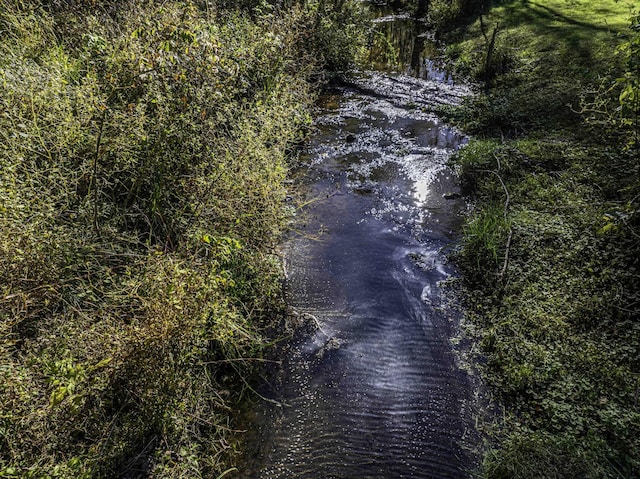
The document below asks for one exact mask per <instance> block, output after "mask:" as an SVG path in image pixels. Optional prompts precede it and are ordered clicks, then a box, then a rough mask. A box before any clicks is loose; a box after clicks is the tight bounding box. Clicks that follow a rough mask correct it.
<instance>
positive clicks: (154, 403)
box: [0, 0, 355, 478]
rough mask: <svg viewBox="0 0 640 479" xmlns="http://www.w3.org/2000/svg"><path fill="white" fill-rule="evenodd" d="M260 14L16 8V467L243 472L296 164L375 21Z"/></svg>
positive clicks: (6, 171)
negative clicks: (317, 86)
mask: <svg viewBox="0 0 640 479" xmlns="http://www.w3.org/2000/svg"><path fill="white" fill-rule="evenodd" d="M242 7H244V8H243V9H240V8H237V6H234V5H229V4H224V3H220V4H214V3H212V2H209V1H206V2H195V1H194V2H192V1H185V2H158V3H154V2H136V1H125V2H108V1H106V2H96V1H86V2H85V1H82V0H81V1H77V2H75V1H74V2H57V1H51V2H50V1H42V2H40V1H38V0H33V1H27V2H18V1H14V0H0V32H2V33H1V35H0V38H1V40H0V110H1V113H0V135H1V136H2V140H1V141H0V169H1V171H2V174H1V175H0V278H1V280H0V477H38V478H40V477H43V478H45V477H59V478H64V477H69V478H71V477H73V478H80V477H116V476H118V477H121V476H123V477H127V476H131V477H133V476H136V475H148V476H153V477H190V478H193V477H217V476H218V475H220V474H222V473H224V472H225V471H226V472H228V471H229V470H230V469H229V468H230V467H231V466H230V464H231V463H232V457H233V454H234V452H235V448H236V446H235V441H234V439H233V432H234V431H233V422H232V417H233V416H232V412H233V409H234V405H235V404H236V402H237V401H238V399H239V398H241V397H242V395H243V394H244V393H245V392H246V387H245V385H246V384H247V383H246V380H245V377H246V376H247V375H248V374H249V365H250V360H245V358H259V357H260V356H261V354H262V350H263V348H264V346H265V344H266V343H267V342H268V341H269V340H270V338H268V337H267V336H265V333H264V331H265V329H266V328H267V327H268V325H269V323H270V321H272V319H273V318H274V317H275V315H277V314H278V313H279V311H280V308H281V300H280V291H279V288H280V270H279V266H278V261H277V258H276V256H275V253H274V245H275V242H276V241H277V239H278V235H279V234H280V232H281V231H282V228H283V226H284V225H285V222H286V216H285V212H284V209H283V201H284V199H285V193H286V192H285V188H284V179H285V176H286V171H287V156H288V155H290V154H292V152H293V150H294V149H295V145H296V144H297V143H298V142H299V141H300V140H301V139H302V137H303V135H304V131H305V127H306V125H308V122H309V113H308V106H309V104H310V101H311V100H312V98H313V83H312V81H313V80H314V79H316V80H317V78H319V75H320V73H321V71H322V70H321V69H322V68H323V67H326V66H330V67H332V68H344V67H345V65H346V64H347V63H348V62H349V60H350V55H351V53H350V52H352V51H353V46H352V43H351V42H352V32H353V31H355V30H354V24H353V22H352V20H353V18H354V12H355V7H354V6H353V5H351V4H349V3H347V2H343V3H342V4H341V5H340V6H337V5H334V4H324V3H323V4H322V5H319V4H316V3H310V4H307V5H306V6H299V5H291V6H289V7H288V8H286V9H284V8H280V9H277V8H274V7H272V6H270V5H269V4H266V3H265V4H255V5H242ZM339 18H340V22H342V23H341V24H340V25H338V23H337V22H338V19H339ZM336 32H340V33H336ZM336 52H340V55H337V54H336Z"/></svg>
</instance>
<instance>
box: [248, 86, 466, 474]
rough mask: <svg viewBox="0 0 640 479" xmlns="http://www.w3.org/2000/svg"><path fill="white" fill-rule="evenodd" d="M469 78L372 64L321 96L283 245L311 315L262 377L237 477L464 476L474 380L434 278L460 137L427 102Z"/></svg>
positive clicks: (291, 284) (451, 212) (453, 95)
mask: <svg viewBox="0 0 640 479" xmlns="http://www.w3.org/2000/svg"><path fill="white" fill-rule="evenodd" d="M466 93H467V92H466V90H465V89H464V88H463V87H459V86H456V85H454V84H453V83H452V82H451V81H450V78H448V76H446V75H444V76H442V77H441V78H428V77H426V78H425V76H423V78H414V77H411V76H406V75H401V74H382V73H366V74H361V75H360V76H358V77H356V78H354V79H352V80H350V81H349V82H348V84H347V85H344V86H342V87H339V88H335V89H334V90H332V91H330V92H328V93H327V94H325V95H324V96H323V98H322V100H321V102H320V106H319V107H320V112H319V115H318V118H317V120H316V132H315V134H314V135H313V136H312V139H311V141H310V144H309V146H308V150H307V152H306V155H305V157H304V158H303V159H302V161H301V164H300V167H299V168H298V171H297V175H298V178H297V184H299V185H301V189H302V190H303V192H304V196H305V198H306V201H307V202H308V204H307V206H306V207H304V208H303V210H302V211H301V213H300V218H299V219H300V222H299V226H298V232H297V233H296V234H294V235H293V236H292V238H291V239H290V240H289V241H288V242H287V243H286V244H285V245H284V246H283V255H284V257H285V259H286V261H285V267H286V272H287V296H288V301H289V303H290V304H291V306H292V307H293V308H294V310H295V311H296V314H297V316H298V320H299V322H300V323H301V324H303V325H304V326H303V327H301V328H300V329H299V331H298V334H297V335H296V336H295V338H294V339H293V340H291V341H290V342H289V343H288V344H287V345H286V347H285V348H284V349H283V351H282V360H283V366H282V368H280V369H279V370H276V371H273V374H272V377H270V378H269V381H268V382H267V383H266V384H265V385H264V386H263V388H262V389H261V393H262V394H263V395H265V396H267V397H269V398H270V399H271V400H272V402H269V403H263V404H262V405H261V408H260V410H259V411H257V413H256V417H255V418H254V420H255V422H256V423H257V424H260V425H261V430H260V433H259V435H258V437H256V438H254V439H253V444H252V445H251V446H250V449H251V450H252V451H253V455H254V456H253V458H251V460H250V461H249V463H250V464H248V465H247V467H246V468H245V470H244V471H241V474H240V475H239V476H238V477H253V478H256V479H268V478H273V479H285V478H286V479H292V478H296V479H298V478H300V479H305V478H307V479H319V478H324V479H347V478H348V479H374V478H375V479H391V478H394V479H396V478H416V479H417V478H462V477H467V475H468V468H469V467H470V459H469V458H468V456H467V454H466V452H465V443H467V442H468V437H469V434H470V429H471V428H470V425H469V421H468V418H469V410H468V404H469V398H470V396H471V393H470V389H471V386H470V384H469V381H468V379H467V377H466V375H465V373H464V372H462V371H461V370H460V369H459V368H458V367H457V365H456V362H455V354H454V352H453V348H452V345H451V342H450V338H451V336H452V335H453V333H454V329H455V315H453V314H452V312H451V309H450V308H449V306H448V304H447V301H446V299H445V296H444V294H443V289H442V282H443V281H444V280H446V279H447V278H449V277H450V275H451V274H453V271H452V269H451V267H450V265H448V264H447V260H446V255H445V251H446V250H447V247H448V246H450V245H451V244H452V243H453V242H454V241H455V240H456V238H457V234H458V233H457V232H458V231H459V227H460V223H461V215H462V212H463V211H464V210H465V208H466V206H465V203H464V201H463V200H462V199H461V197H460V191H459V187H458V183H457V180H456V177H455V175H454V173H453V171H451V169H450V168H449V167H448V166H447V159H448V158H449V157H450V155H451V154H452V153H453V152H454V151H455V150H456V149H457V148H458V147H460V145H461V144H462V143H464V141H465V140H464V137H463V136H462V135H461V134H460V133H459V132H457V131H456V130H455V129H453V128H451V127H448V126H447V125H444V124H442V122H441V121H440V120H439V119H438V118H437V116H436V115H435V114H433V113H432V112H433V111H434V110H437V109H438V108H439V107H440V106H441V105H442V104H452V103H456V102H458V101H460V99H461V97H462V96H464V95H465V94H466ZM274 403H278V404H277V405H276V404H274Z"/></svg>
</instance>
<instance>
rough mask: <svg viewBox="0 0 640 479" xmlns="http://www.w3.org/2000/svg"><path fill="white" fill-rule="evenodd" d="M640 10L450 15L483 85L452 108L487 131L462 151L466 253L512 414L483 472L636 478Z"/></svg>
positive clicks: (486, 350)
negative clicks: (469, 209) (469, 195)
mask: <svg viewBox="0 0 640 479" xmlns="http://www.w3.org/2000/svg"><path fill="white" fill-rule="evenodd" d="M452 3H453V4H455V2H452ZM631 7H632V5H631V4H630V3H628V2H623V1H619V2H615V1H613V0H611V1H605V0H603V1H600V2H588V1H582V0H573V1H565V0H540V1H537V2H517V1H505V2H497V3H496V4H495V5H493V6H491V7H489V6H487V7H486V8H485V9H484V10H483V11H482V12H480V13H478V14H476V15H475V16H474V17H467V18H465V19H464V20H465V21H466V22H465V21H462V20H460V23H459V24H458V25H453V26H452V24H448V25H446V28H445V26H441V35H442V37H444V38H448V39H449V41H450V44H449V45H450V46H449V47H448V54H449V56H450V58H451V60H452V62H453V63H454V64H455V66H456V68H457V70H458V72H459V74H463V75H467V76H468V77H469V78H471V79H472V80H475V81H477V82H478V84H479V86H481V87H482V89H483V92H482V93H481V94H479V95H477V96H476V97H475V98H473V99H470V100H469V102H468V103H467V104H466V105H465V106H463V107H462V108H461V109H459V110H457V111H454V112H452V118H453V119H455V120H456V121H458V122H459V123H460V124H462V125H463V126H464V127H465V128H466V129H467V131H470V132H473V133H475V135H476V139H475V140H473V141H472V142H471V143H470V144H469V145H468V146H467V147H466V148H464V149H462V150H461V151H460V153H459V154H458V157H457V159H456V161H457V163H458V165H459V167H460V169H461V173H462V175H463V179H464V180H465V181H466V183H467V185H468V187H469V188H470V190H471V191H472V192H473V195H474V197H475V199H476V208H475V210H474V212H473V213H472V215H471V217H470V218H469V222H468V226H467V227H466V229H465V235H464V244H463V248H462V251H461V253H460V255H459V259H458V260H459V264H460V266H461V268H462V271H463V277H464V279H465V282H464V286H465V290H466V296H467V306H468V308H467V309H468V312H467V314H466V325H467V330H468V333H469V334H470V335H471V336H472V337H474V338H475V353H476V354H477V355H478V356H479V357H483V358H484V363H485V364H484V366H483V374H484V377H485V378H486V380H487V382H488V383H489V385H490V392H491V395H492V397H493V399H494V400H495V405H496V407H497V408H499V409H500V410H501V413H500V414H498V415H496V416H495V417H494V418H493V422H492V424H485V426H486V430H487V432H488V434H489V436H490V438H491V439H492V441H491V443H490V446H489V447H488V449H487V452H486V454H485V457H484V462H483V468H482V469H483V470H482V475H483V476H485V477H489V478H528V477H532V478H533V477H545V478H572V477H575V478H578V477H580V478H584V477H593V478H596V477H598V478H600V477H616V478H620V477H638V476H639V475H640V462H639V460H638V458H640V440H639V439H638V438H640V407H639V404H638V398H639V391H640V322H639V317H640V314H639V313H640V308H639V305H640V289H639V286H640V270H639V267H640V264H639V263H638V258H640V206H639V205H638V200H639V198H640V176H639V169H638V167H639V165H640V158H639V155H638V143H637V135H638V131H639V130H638V121H637V114H638V85H639V83H638V79H639V78H640V72H639V70H638V64H639V63H638V61H639V60H640V57H639V56H638V55H639V53H640V50H639V49H638V45H639V43H638V42H639V41H640V31H639V29H638V17H637V14H636V15H635V16H633V18H632V20H631V22H630V21H629V18H630V16H632V13H633V12H632V9H631ZM455 13H456V12H453V14H452V15H453V17H455ZM455 18H458V17H455ZM630 24H631V29H630V28H629V25H630ZM494 33H495V35H494ZM492 39H493V40H494V41H492ZM490 51H491V52H490ZM616 52H617V53H616Z"/></svg>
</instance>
